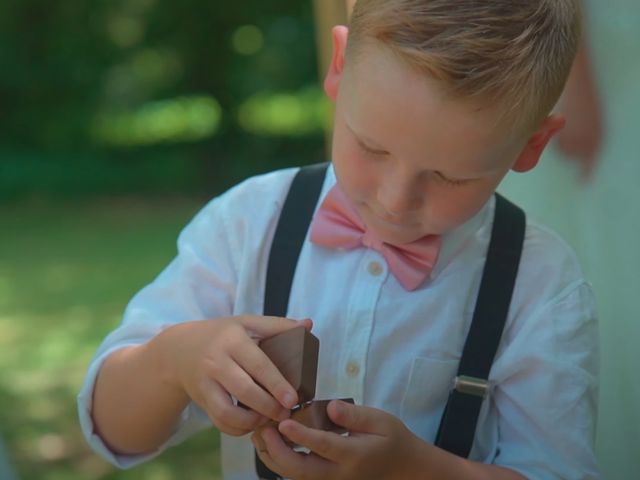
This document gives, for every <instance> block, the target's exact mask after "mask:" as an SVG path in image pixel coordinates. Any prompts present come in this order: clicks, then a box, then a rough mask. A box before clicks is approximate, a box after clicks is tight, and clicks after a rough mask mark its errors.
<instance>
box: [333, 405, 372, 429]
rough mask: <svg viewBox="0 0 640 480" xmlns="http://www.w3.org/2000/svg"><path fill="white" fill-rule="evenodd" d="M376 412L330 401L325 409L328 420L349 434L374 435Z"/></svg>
mask: <svg viewBox="0 0 640 480" xmlns="http://www.w3.org/2000/svg"><path fill="white" fill-rule="evenodd" d="M377 412H378V410H376V409H375V408H371V407H365V406H362V405H353V404H351V403H347V402H343V401H342V400H332V401H331V403H329V406H328V407H327V413H328V414H329V418H330V419H331V420H332V421H333V423H335V424H336V425H339V426H341V427H344V428H346V429H347V430H348V431H350V432H361V433H376V431H377V430H379V426H377V428H376V422H377V419H379V415H376V413H377Z"/></svg>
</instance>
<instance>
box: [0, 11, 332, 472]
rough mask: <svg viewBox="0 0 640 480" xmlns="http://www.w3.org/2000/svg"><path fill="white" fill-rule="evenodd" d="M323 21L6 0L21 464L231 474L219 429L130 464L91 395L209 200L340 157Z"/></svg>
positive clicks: (5, 221) (4, 92)
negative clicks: (225, 470) (100, 358)
mask: <svg viewBox="0 0 640 480" xmlns="http://www.w3.org/2000/svg"><path fill="white" fill-rule="evenodd" d="M314 35H315V33H314V26H313V9H312V4H311V2H310V1H308V2H299V1H294V0H270V1H269V2H265V1H258V0H245V1H243V2H222V1H220V0H208V1H205V0H182V1H181V2H175V1H167V0H110V1H105V0H93V1H91V2H84V1H79V0H66V1H64V2H51V1H47V0H4V1H3V2H1V3H0V220H1V224H0V225H1V227H0V228H1V232H2V233H1V234H0V437H1V438H2V439H3V441H4V444H5V448H6V450H7V452H8V456H9V458H10V461H11V463H12V464H13V468H14V470H16V472H17V474H18V476H19V478H21V479H48V480H57V479H110V480H113V479H132V478H136V479H147V478H148V479H151V478H153V479H155V480H164V479H178V478H189V479H196V480H197V479H205V478H206V479H215V478H219V458H218V444H219V442H218V436H217V433H216V432H215V431H213V430H210V431H207V432H203V433H201V434H199V435H198V436H196V437H194V438H193V439H191V440H190V441H188V442H186V443H185V444H183V445H182V446H180V447H176V448H174V449H172V450H170V451H169V452H167V453H166V454H165V455H163V456H162V457H160V458H159V459H157V460H155V461H152V462H150V463H149V464H146V465H144V466H141V467H139V468H136V469H134V470H132V471H128V472H120V471H117V470H115V469H114V468H112V467H110V466H109V465H108V464H106V463H105V462H103V461H102V460H100V459H99V458H98V457H97V456H96V455H94V454H92V453H91V452H90V451H89V450H88V448H87V447H86V445H85V443H84V440H83V439H82V437H81V435H80V432H79V427H78V423H77V419H76V418H77V414H76V407H75V396H76V393H77V391H78V389H79V386H80V383H81V381H82V378H83V375H84V373H85V369H86V367H87V364H88V362H89V360H90V358H91V356H92V354H93V352H94V351H95V349H96V347H97V345H98V343H99V342H100V340H101V339H102V338H103V337H104V336H105V334H106V333H107V332H108V331H110V330H111V329H112V328H113V327H115V326H116V325H117V324H118V322H119V321H120V315H121V313H122V311H123V309H124V306H125V304H126V302H127V301H128V299H129V298H130V297H131V296H132V295H133V294H134V293H135V292H136V291H137V290H138V289H139V288H141V287H142V286H143V285H144V284H146V283H148V282H149V281H150V280H151V279H152V278H153V277H154V276H155V275H156V274H157V273H158V272H159V270H160V269H161V268H162V267H163V266H164V265H166V263H167V262H168V261H169V260H170V259H171V257H172V256H173V255H174V253H175V240H176V237H177V234H178V232H179V231H180V229H181V228H182V226H184V224H185V223H186V222H187V221H188V220H189V219H190V218H191V216H192V215H193V214H194V213H195V212H196V211H197V209H198V208H199V207H200V206H201V205H202V204H203V203H204V202H205V201H206V200H207V199H208V198H210V197H212V196H213V195H215V194H217V193H219V192H221V191H222V190H224V189H226V188H227V187H229V186H230V185H232V184H234V183H236V182H237V181H239V180H241V179H243V178H245V177H247V176H249V175H253V174H256V173H260V172H264V171H268V170H272V169H274V168H279V167H283V166H289V165H300V164H307V163H315V162H318V161H322V160H324V158H325V151H324V128H325V124H326V122H327V118H328V111H329V107H328V104H327V102H326V101H325V100H324V98H323V95H322V92H321V89H320V88H319V87H320V86H319V82H318V80H317V79H318V68H317V55H316V46H315V42H314V38H315V37H314ZM0 461H1V460H0Z"/></svg>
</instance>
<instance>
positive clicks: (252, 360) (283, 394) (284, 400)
mask: <svg viewBox="0 0 640 480" xmlns="http://www.w3.org/2000/svg"><path fill="white" fill-rule="evenodd" d="M252 347H253V346H252ZM231 355H232V358H233V360H235V361H236V362H237V363H238V365H240V366H241V367H242V368H243V369H244V370H245V371H246V372H247V373H248V374H249V375H250V376H251V378H252V379H253V380H255V381H256V382H258V383H259V384H260V385H262V386H263V387H264V388H265V389H266V390H267V391H268V392H269V393H270V394H271V395H273V397H274V398H275V399H276V400H278V402H280V404H281V405H282V406H283V407H284V408H286V409H288V410H290V409H292V408H293V407H295V406H296V405H297V403H298V394H297V393H296V391H295V390H294V389H293V387H292V386H291V385H290V384H289V382H287V380H286V379H285V378H284V376H283V375H282V373H281V372H280V371H279V370H278V368H277V367H276V366H275V365H274V364H273V362H272V361H271V360H270V359H269V357H267V355H266V354H265V353H264V352H263V351H262V350H260V348H259V347H257V346H255V347H253V348H245V349H243V350H241V351H236V352H232V354H231Z"/></svg>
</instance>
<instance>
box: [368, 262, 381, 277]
mask: <svg viewBox="0 0 640 480" xmlns="http://www.w3.org/2000/svg"><path fill="white" fill-rule="evenodd" d="M367 271H368V272H369V273H370V274H371V275H373V276H374V277H377V276H379V275H381V274H382V272H383V268H382V265H380V262H369V265H367Z"/></svg>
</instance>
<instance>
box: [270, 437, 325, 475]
mask: <svg viewBox="0 0 640 480" xmlns="http://www.w3.org/2000/svg"><path fill="white" fill-rule="evenodd" d="M260 436H261V437H262V440H263V442H264V443H263V444H262V445H263V446H264V447H266V452H264V451H263V452H262V455H263V456H264V460H263V461H265V460H267V461H268V462H270V463H271V465H273V467H274V468H272V470H274V471H279V472H278V473H280V474H282V475H284V476H285V477H287V478H308V479H323V480H324V479H328V478H336V475H335V473H336V472H335V466H336V465H335V464H334V463H332V462H329V461H327V460H325V459H323V458H321V457H319V456H317V455H315V454H314V453H310V454H308V455H307V454H303V453H298V452H295V451H293V450H292V449H291V447H289V446H288V445H287V444H286V443H285V442H284V439H283V438H282V436H281V435H280V433H279V432H278V431H277V430H276V429H275V428H273V427H271V428H265V429H263V430H262V431H261V432H260ZM258 455H260V452H259V453H258ZM261 458H262V456H261ZM267 461H265V465H267V466H269V463H267ZM270 468H271V467H270Z"/></svg>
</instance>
